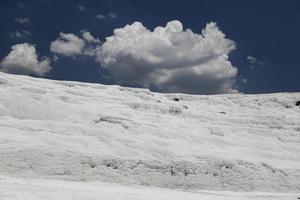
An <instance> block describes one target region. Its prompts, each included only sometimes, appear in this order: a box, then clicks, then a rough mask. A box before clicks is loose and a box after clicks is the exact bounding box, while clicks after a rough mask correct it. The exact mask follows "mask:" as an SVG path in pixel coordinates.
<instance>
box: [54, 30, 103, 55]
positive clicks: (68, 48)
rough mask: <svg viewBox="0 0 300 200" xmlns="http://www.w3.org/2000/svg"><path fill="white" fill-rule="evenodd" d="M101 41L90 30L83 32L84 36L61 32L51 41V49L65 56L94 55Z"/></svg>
mask: <svg viewBox="0 0 300 200" xmlns="http://www.w3.org/2000/svg"><path fill="white" fill-rule="evenodd" d="M99 43H100V41H99V40H98V39H96V38H94V37H93V36H92V35H91V34H90V32H87V31H84V32H82V37H78V36H76V35H75V34H72V33H62V32H61V33H60V34H59V37H58V38H57V39H56V40H54V41H52V42H51V45H50V50H51V52H53V53H56V54H61V55H64V56H76V55H88V56H94V55H95V53H96V49H97V48H96V46H97V44H99Z"/></svg>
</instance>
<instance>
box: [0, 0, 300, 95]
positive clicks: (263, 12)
mask: <svg viewBox="0 0 300 200" xmlns="http://www.w3.org/2000/svg"><path fill="white" fill-rule="evenodd" d="M173 20H178V21H179V22H180V23H177V22H178V21H176V23H175V22H174V23H170V27H175V29H176V31H179V32H182V31H183V32H184V31H185V30H186V29H191V30H192V32H193V34H192V35H191V36H185V35H184V34H179V33H174V34H173V33H170V34H171V36H170V37H169V36H168V37H167V39H166V38H165V37H164V36H162V37H163V38H159V39H162V41H165V40H169V39H170V38H173V39H174V37H175V38H177V39H176V40H178V41H177V42H179V44H176V45H177V46H176V45H175V46H172V47H170V46H164V45H162V44H158V43H155V42H153V41H157V40H156V39H157V35H156V34H152V33H154V29H155V28H156V27H158V26H162V27H164V28H166V24H167V23H168V22H171V21H173ZM136 21H137V22H140V23H141V24H142V26H140V25H136V26H133V25H132V23H133V22H136ZM0 22H1V26H2V27H1V30H0V43H1V49H0V60H2V62H1V66H0V70H1V69H2V71H7V72H10V73H19V74H24V72H26V73H25V74H27V75H32V76H42V77H45V78H50V79H59V80H75V81H84V82H97V83H104V84H121V85H127V86H137V87H149V88H151V89H152V90H155V91H166V92H168V91H170V92H186V93H198V94H210V93H230V92H232V91H235V92H236V91H239V92H243V93H269V92H292V91H299V90H300V78H299V77H300V65H299V52H300V1H299V0H285V1H272V0H260V1H253V0H252V1H250V0H239V1H237V0H228V1H221V0H219V1H216V0H190V1H189V0H186V1H174V0H173V1H171V0H165V1H155V0H154V1H138V0H123V1H116V0H89V1H88V0H64V1H61V0H27V1H13V0H2V1H1V2H0ZM209 22H216V23H217V25H216V27H218V30H214V31H215V32H212V33H211V35H214V34H215V33H220V32H221V33H223V34H225V35H226V36H225V38H222V37H221V36H220V37H217V38H216V40H215V42H214V41H212V43H213V44H211V41H209V39H207V42H205V44H204V45H203V44H201V42H199V46H194V48H193V45H194V42H191V43H188V42H187V41H188V40H189V39H191V38H194V36H195V35H196V34H197V35H201V34H202V30H204V29H205V27H206V26H207V23H209ZM180 24H181V25H182V26H183V29H182V30H181V29H180V26H181V25H180ZM126 25H129V26H130V27H129V28H128V30H127V29H124V27H125V26H126ZM178 27H179V28H178ZM117 28H122V29H124V30H125V32H126V31H128V32H126V33H123V32H124V31H123V32H122V34H123V35H122V36H120V37H121V40H122V43H121V42H119V43H118V41H119V40H118V39H117V36H116V35H115V34H114V32H113V31H114V30H115V29H117ZM144 28H147V29H148V30H149V31H150V32H151V33H150V35H149V34H148V33H144V32H143V33H140V34H141V35H143V36H144V37H142V39H141V40H138V41H137V40H136V37H139V35H138V34H137V35H136V33H130V31H138V30H140V29H141V30H144ZM166 29H167V28H166ZM85 32H86V33H87V32H88V33H89V34H90V35H92V37H93V39H95V40H94V41H92V42H90V41H87V39H84V37H83V35H82V34H83V33H85ZM60 33H64V34H72V36H75V37H77V38H79V40H80V41H83V43H84V45H85V46H84V47H82V48H81V49H79V50H78V51H80V53H78V52H74V51H73V52H71V53H70V52H69V53H68V54H66V52H63V51H62V49H61V48H63V47H68V46H62V45H64V44H61V43H57V46H56V48H52V49H51V43H52V42H53V41H56V40H58V39H60V42H61V41H65V39H64V38H61V36H60ZM128 33H130V34H131V35H130V37H131V38H129V39H128V38H127V36H125V35H126V34H128ZM194 34H195V35H194ZM211 35H209V36H207V38H210V37H211ZM109 36H114V37H113V41H114V42H113V43H106V39H105V38H106V37H109ZM202 36H203V35H202ZM66 37H67V36H66ZM153 38H154V39H153ZM155 38H156V39H155ZM182 38H183V39H182ZM173 39H172V41H173ZM75 40H76V38H75ZM213 40H214V39H213ZM76 41H77V40H76ZM80 41H78V43H76V44H78V45H81V43H80ZM129 41H134V42H133V43H134V44H133V46H129V43H130V42H129ZM167 42H169V41H167ZM24 43H27V44H29V45H27V46H18V47H17V48H20V51H21V50H24V49H25V50H24V51H25V54H26V52H29V50H28V49H27V48H30V50H33V49H32V48H31V45H33V44H34V46H33V47H34V48H35V52H34V53H35V54H36V55H38V62H39V63H38V64H37V65H36V68H38V67H44V71H43V70H37V69H35V70H36V71H31V72H32V73H29V72H28V70H29V68H26V67H28V66H24V63H26V62H24V61H23V60H22V59H23V57H26V56H30V55H31V54H29V53H27V54H26V55H25V54H24V53H23V54H22V56H23V57H22V56H19V57H18V59H19V61H20V63H21V64H20V63H16V62H13V61H11V60H9V59H11V58H14V56H13V55H14V53H15V54H17V53H16V52H14V53H12V49H11V48H12V46H14V45H16V44H24ZM103 44H106V45H105V46H104V47H105V48H103V49H104V50H99V48H102V45H103ZM166 44H167V43H166ZM220 44H223V46H222V45H221V46H222V47H220ZM59 45H60V46H59ZM124 45H125V49H123V50H120V47H123V46H124ZM201 45H202V46H203V49H202V50H197V48H198V47H199V49H201V48H200V46H201ZM230 45H231V46H230ZM232 45H234V49H233V48H232ZM74 48H75V47H74ZM74 48H73V50H74ZM189 48H190V49H189ZM131 49H132V51H131ZM192 49H196V50H192ZM63 50H66V49H65V48H63ZM133 50H134V51H133ZM189 50H191V52H190V53H189ZM102 51H103V52H102ZM116 51H117V53H116ZM99 52H100V53H99ZM132 52H136V54H134V55H133V53H132ZM153 52H154V53H153ZM158 52H159V53H158ZM219 52H221V53H220V54H219ZM10 53H12V54H11V56H10V57H7V56H8V55H9V54H10ZM100 54H101V55H100ZM194 54H195V55H194ZM204 54H208V55H207V56H206V57H205V56H203V55H204ZM149 55H150V56H149ZM152 55H154V56H156V57H155V59H154V58H153V59H154V60H153V59H152V60H151V61H149V60H148V57H149V59H150V58H152V57H151V56H152ZM175 55H183V58H182V59H179V58H177V57H176V58H175V57H174V56H175ZM190 55H193V56H190ZM147 56H148V57H147ZM227 56H229V57H228V58H227ZM6 57H7V58H6ZM21 57H22V59H21ZM43 57H47V60H46V61H47V62H46V61H45V60H44V61H45V62H44V63H42V60H43V59H45V58H43ZM189 57H191V58H190V60H189ZM5 58H6V59H5ZM174 58H175V59H174ZM24 59H26V58H24ZM108 59H113V60H114V63H112V62H110V61H107V60H108ZM168 59H170V60H168ZM220 59H221V61H220ZM4 60H5V61H4ZM172 60H173V61H174V62H172ZM195 60H197V63H194V61H195ZM198 61H199V62H198ZM219 61H220V62H219ZM227 61H228V62H230V64H228V63H227ZM128 63H129V64H130V63H131V64H132V66H128V65H129V64H128ZM155 63H156V65H155ZM177 63H182V66H178V65H177ZM224 63H225V64H224ZM29 64H30V62H29ZM19 65H20V66H19ZM193 65H197V66H198V67H194V66H193ZM215 65H216V66H217V67H215ZM221 65H222V66H221ZM145 66H146V67H145ZM24 67H25V68H26V70H27V71H26V70H25V71H24V69H21V68H24ZM47 67H48V68H47ZM50 67H51V69H50ZM12 68H13V69H12ZM179 68H180V69H179ZM192 68H193V69H192ZM20 69H21V70H20ZM162 69H163V70H162ZM212 69H215V70H212ZM30 70H31V69H30ZM199 70H200V71H201V72H199ZM228 70H231V71H230V72H228ZM45 71H47V73H44V72H45ZM27 72H28V73H27ZM193 73H202V74H201V75H200V74H197V75H194V74H193ZM124 74H125V75H124ZM137 77H139V78H137ZM220 77H222V79H220ZM224 77H225V78H224Z"/></svg>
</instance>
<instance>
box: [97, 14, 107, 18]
mask: <svg viewBox="0 0 300 200" xmlns="http://www.w3.org/2000/svg"><path fill="white" fill-rule="evenodd" d="M95 17H96V18H97V19H106V18H107V17H106V16H105V15H102V14H98V15H96V16H95Z"/></svg>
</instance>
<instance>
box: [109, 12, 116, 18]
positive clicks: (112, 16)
mask: <svg viewBox="0 0 300 200" xmlns="http://www.w3.org/2000/svg"><path fill="white" fill-rule="evenodd" d="M108 16H109V17H110V18H112V19H113V18H116V17H118V15H117V14H116V13H112V12H110V13H108Z"/></svg>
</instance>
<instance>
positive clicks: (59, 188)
mask: <svg viewBox="0 0 300 200" xmlns="http://www.w3.org/2000/svg"><path fill="white" fill-rule="evenodd" d="M297 197H298V196H297V194H293V193H265V192H228V191H227V192H226V191H218V192H216V191H194V192H187V191H180V190H176V189H173V190H171V189H164V188H154V187H144V186H133V185H131V186H125V185H120V184H113V183H102V182H98V181H90V182H75V181H63V180H42V179H20V178H11V177H4V176H0V199H1V200H54V199H55V200H58V199H70V200H99V199H101V200H154V199H155V200H297Z"/></svg>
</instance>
